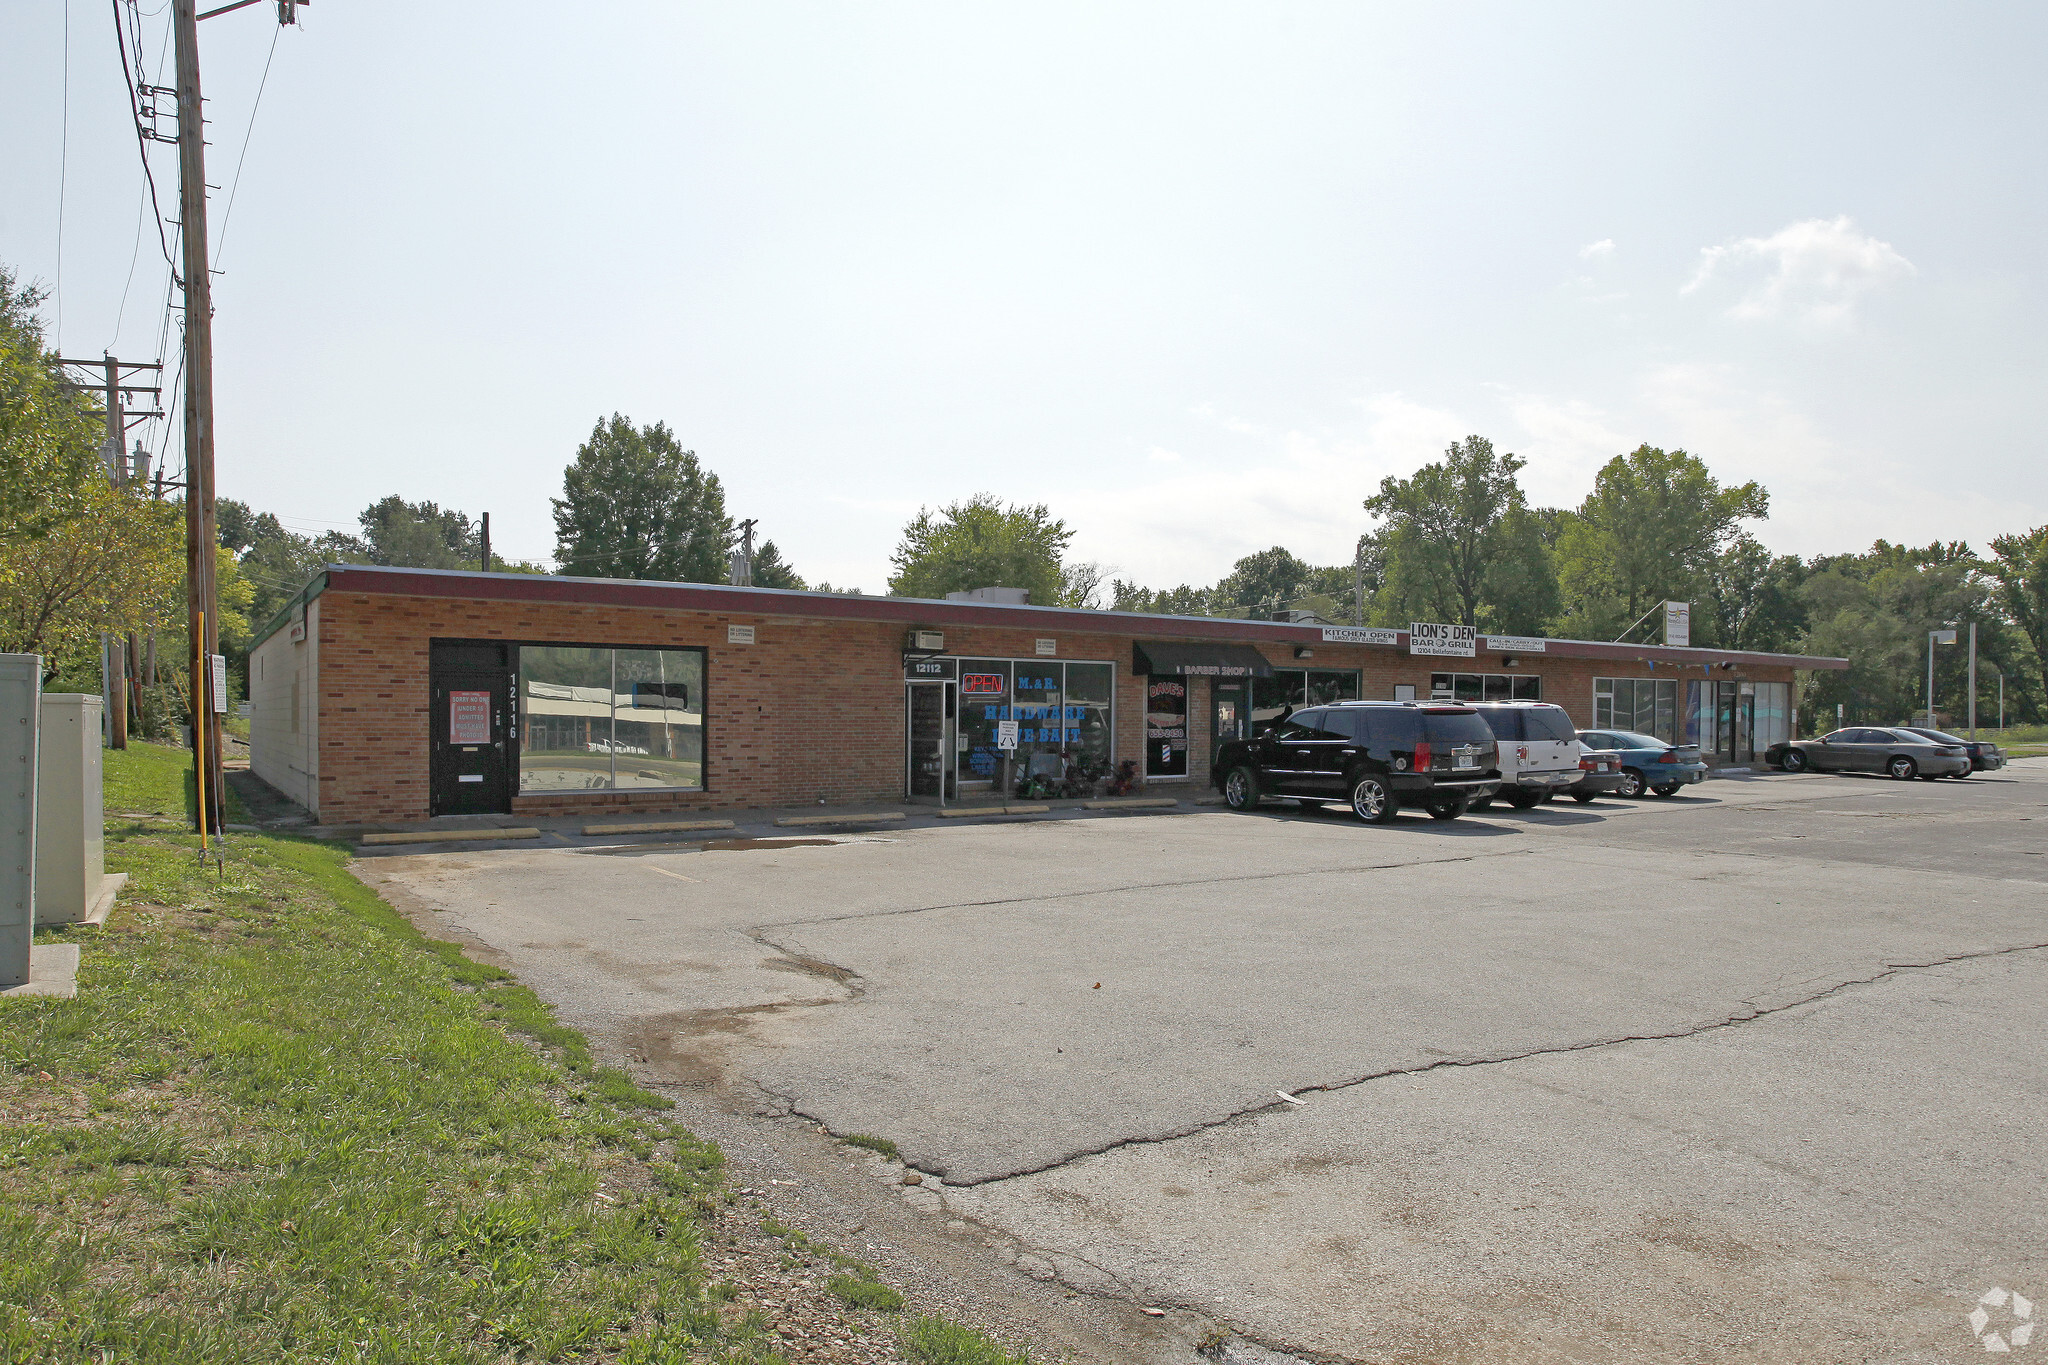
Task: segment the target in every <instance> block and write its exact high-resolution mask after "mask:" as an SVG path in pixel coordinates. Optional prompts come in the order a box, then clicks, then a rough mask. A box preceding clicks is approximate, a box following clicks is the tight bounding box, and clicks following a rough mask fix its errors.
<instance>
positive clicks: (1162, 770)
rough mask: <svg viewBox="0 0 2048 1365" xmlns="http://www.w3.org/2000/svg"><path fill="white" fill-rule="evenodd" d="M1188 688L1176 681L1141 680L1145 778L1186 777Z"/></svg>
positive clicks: (1171, 678) (1183, 683) (1160, 679)
mask: <svg viewBox="0 0 2048 1365" xmlns="http://www.w3.org/2000/svg"><path fill="white" fill-rule="evenodd" d="M1187 772H1188V685H1187V683H1186V682H1184V681H1183V680H1181V679H1180V678H1178V677H1153V678H1147V679H1146V680H1145V775H1146V776H1147V777H1186V776H1187Z"/></svg>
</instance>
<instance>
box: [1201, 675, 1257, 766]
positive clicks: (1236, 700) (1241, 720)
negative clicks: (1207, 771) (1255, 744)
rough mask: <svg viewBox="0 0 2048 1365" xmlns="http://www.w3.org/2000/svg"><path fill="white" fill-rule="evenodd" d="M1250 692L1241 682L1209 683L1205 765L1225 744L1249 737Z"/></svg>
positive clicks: (1212, 762) (1212, 763)
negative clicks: (1207, 759)
mask: <svg viewBox="0 0 2048 1365" xmlns="http://www.w3.org/2000/svg"><path fill="white" fill-rule="evenodd" d="M1250 703H1251V697H1250V689H1249V688H1248V687H1247V686H1246V685H1245V684H1243V683H1241V682H1224V681H1222V680H1220V679H1218V680H1217V681H1215V682H1212V683H1210V684H1209V762H1210V764H1211V765H1212V766H1213V765H1214V764H1215V762H1216V755H1217V753H1218V752H1220V751H1221V750H1222V748H1223V746H1224V745H1225V744H1228V743H1229V742H1230V741H1231V740H1234V739H1246V738H1249V737H1250V735H1251V716H1250V710H1249V708H1250Z"/></svg>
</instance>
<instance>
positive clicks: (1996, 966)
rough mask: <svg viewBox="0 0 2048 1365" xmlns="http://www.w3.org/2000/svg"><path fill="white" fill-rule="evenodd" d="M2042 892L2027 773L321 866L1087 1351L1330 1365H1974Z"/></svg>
mask: <svg viewBox="0 0 2048 1365" xmlns="http://www.w3.org/2000/svg"><path fill="white" fill-rule="evenodd" d="M2044 851H2048V761H2027V762H2024V763H2022V764H2021V765H2018V766H2016V767H2015V768H2013V769H2009V770H2007V772H2005V773H2001V774H1996V775H1988V776H1979V777H1977V778H1973V779H1971V780H1970V781H1968V782H1965V783H1941V784H1926V783H1894V782H1890V781H1886V780H1883V779H1874V778H1871V779H1866V778H1858V777H1843V776H1820V775H1807V776H1801V777H1787V776H1778V775H1773V776H1763V777H1757V778H1753V779H1747V780H1745V779H1732V780H1725V781H1716V782H1712V783H1709V784H1707V785H1706V786H1705V787H1702V788H1693V789H1690V790H1689V793H1688V795H1687V796H1686V797H1683V798H1680V799H1678V800H1674V801H1668V802H1665V801H1649V802H1635V803H1625V802H1621V801H1618V800H1616V801H1605V800H1603V801H1600V802H1597V803H1595V804H1593V805H1590V806H1585V807H1580V806H1562V807H1560V806H1550V807H1544V808H1539V809H1538V810H1537V811H1534V812H1529V813H1526V814H1524V813H1519V812H1511V811H1508V812H1489V813H1488V814H1487V815H1485V816H1482V817H1475V818H1471V819H1468V820H1464V821H1459V822H1455V823H1453V824H1448V825H1441V824H1437V823H1435V822H1431V821H1429V820H1427V819H1426V818H1423V817H1419V816H1418V817H1414V818H1409V819H1403V820H1401V821H1399V822H1398V823H1397V824H1396V825H1394V826H1391V827H1386V828H1378V829H1373V828H1366V827H1364V826H1361V825H1360V824H1358V823H1357V822H1356V821H1355V820H1353V819H1351V818H1349V817H1348V816H1344V815H1338V814H1332V813H1311V812H1302V813H1296V812H1294V811H1292V810H1289V809H1282V810H1277V811H1275V812H1273V813H1271V814H1261V815H1257V816H1249V817H1247V816H1237V815H1232V814H1229V813H1225V812H1221V811H1217V812H1213V813H1200V814H1186V813H1182V814H1173V815H1164V816H1156V815H1142V816H1141V815H1117V816H1110V817H1104V818H1094V819H1079V820H1057V821H1024V822H1015V821H1012V822H1004V823H1000V824H985V825H972V824H969V825H963V826H957V827H950V828H936V829H920V830H905V831H901V832H897V833H893V834H892V835H890V836H884V837H875V836H861V837H854V838H847V839H839V840H834V841H831V842H830V843H825V844H819V843H816V842H815V841H807V843H806V845H804V846H782V847H775V846H770V847H755V848H751V849H746V850H735V851H724V852H709V851H701V850H700V849H698V848H696V847H694V846H691V845H678V844H666V845H663V844H653V845H649V846H643V847H639V848H631V849H620V850H613V851H606V852H597V851H592V850H569V849H520V850H511V849H507V850H492V851H489V852H464V853H460V854H435V855H425V856H409V857H390V858H378V859H376V860H375V861H374V862H372V863H370V864H368V867H369V872H368V874H367V875H369V876H370V878H371V879H372V880H373V881H384V882H386V883H387V884H395V885H396V886H398V887H400V888H402V889H403V890H404V891H406V892H409V893H410V894H411V895H412V896H413V897H416V898H417V899H418V901H419V902H421V903H423V904H425V905H426V906H429V907H431V909H432V911H434V912H436V913H435V914H434V915H433V918H434V919H435V921H436V923H439V924H443V925H445V926H446V928H447V930H448V931H449V932H451V933H452V934H459V935H462V936H466V937H470V938H473V939H474V940H475V941H477V942H480V943H481V944H483V945H485V946H486V947H487V948H488V949H489V950H491V951H492V952H493V953H494V954H496V955H497V956H498V960H501V961H506V962H508V963H509V965H511V966H513V967H514V968H515V969H516V970H518V971H519V973H520V974H521V976H522V977H523V978H524V979H525V980H526V981H527V982H528V983H529V984H531V985H532V986H533V987H534V988H535V989H536V990H538V991H539V992H540V993H541V994H542V995H543V996H544V997H546V998H547V999H549V1000H550V1001H552V1002H554V1003H555V1004H556V1005H557V1007H558V1009H559V1012H560V1014H561V1016H562V1017H563V1019H564V1020H565V1021H566V1022H569V1023H572V1024H575V1025H577V1026H578V1027H580V1028H583V1029H585V1030H586V1031H587V1032H588V1033H590V1034H591V1036H592V1038H593V1040H594V1041H596V1042H597V1043H598V1044H599V1045H600V1047H601V1048H602V1049H603V1050H605V1051H607V1052H609V1053H610V1054H611V1055H612V1056H613V1057H614V1058H616V1059H618V1060H622V1061H625V1062H627V1063H628V1064H629V1065H632V1066H633V1067H634V1068H635V1069H636V1070H638V1071H639V1072H640V1073H641V1074H642V1075H643V1076H646V1077H647V1078H649V1079H651V1080H653V1081H656V1082H668V1083H671V1084H677V1085H684V1086H694V1087H699V1088H701V1090H702V1092H703V1093H704V1094H705V1095H707V1096H711V1097H715V1098H716V1099H717V1100H718V1101H719V1102H721V1103H723V1104H724V1105H725V1106H726V1107H727V1108H729V1109H733V1110H735V1111H738V1112H740V1113H749V1112H752V1111H754V1110H756V1109H759V1110H762V1111H767V1112H770V1113H773V1114H780V1115H789V1116H795V1117H801V1118H803V1119H807V1120H810V1121H812V1122H814V1123H816V1124H820V1125H824V1126H825V1127H827V1128H829V1129H830V1130H831V1131H832V1132H835V1133H839V1134H847V1133H869V1134H876V1135H880V1136H885V1137H888V1138H890V1139H892V1140H893V1141H894V1142H896V1143H897V1145H898V1147H899V1149H900V1150H901V1153H902V1156H903V1158H904V1159H905V1161H907V1162H909V1163H910V1164H912V1165H914V1166H915V1167H917V1168H918V1169H920V1170H922V1171H924V1172H926V1173H928V1174H929V1175H930V1176H935V1177H937V1179H935V1180H928V1181H927V1183H926V1184H924V1185H923V1186H920V1187H917V1188H915V1189H904V1188H902V1187H890V1188H891V1192H890V1193H888V1194H886V1195H882V1194H876V1195H874V1197H876V1198H887V1199H892V1200H899V1201H902V1202H903V1203H904V1204H905V1205H906V1206H907V1207H908V1208H909V1209H910V1210H911V1211H913V1212H917V1213H922V1214H923V1215H925V1216H927V1217H928V1218H930V1219H933V1220H940V1221H943V1223H944V1224H945V1225H946V1226H948V1227H951V1226H953V1225H954V1223H955V1222H956V1221H957V1222H958V1223H959V1224H961V1225H962V1226H963V1227H965V1228H967V1229H969V1230H971V1231H973V1232H974V1233H975V1234H976V1235H977V1236H978V1237H979V1238H980V1239H981V1241H982V1242H983V1243H984V1244H986V1245H991V1246H996V1247H998V1248H1000V1254H1001V1259H1002V1261H1005V1262H1009V1263H1011V1264H1013V1265H1014V1266H1015V1267H1016V1268H1017V1270H1018V1271H1020V1272H1021V1273H1022V1274H1023V1275H1026V1276H1031V1277H1034V1278H1036V1279H1039V1280H1051V1281H1053V1282H1054V1283H1057V1284H1062V1285H1064V1286H1065V1287H1067V1288H1068V1289H1070V1290H1073V1291H1076V1292H1079V1293H1082V1294H1086V1295H1098V1296H1103V1297H1106V1298H1109V1299H1115V1300H1128V1301H1130V1302H1133V1303H1140V1304H1146V1305H1155V1306H1158V1307H1165V1308H1168V1309H1169V1310H1170V1312H1171V1315H1172V1322H1171V1323H1169V1324H1168V1327H1167V1328H1162V1329H1161V1331H1160V1332H1158V1333H1155V1334H1154V1336H1153V1337H1152V1338H1150V1339H1147V1340H1145V1341H1144V1342H1142V1343H1137V1342H1134V1343H1133V1344H1132V1345H1131V1346H1130V1348H1129V1353H1128V1354H1124V1355H1121V1356H1113V1357H1112V1358H1123V1359H1134V1360H1135V1359H1147V1360H1151V1359H1158V1360H1168V1359H1177V1360H1187V1359H1190V1358H1192V1357H1191V1356H1190V1355H1189V1354H1188V1350H1189V1341H1191V1340H1192V1338H1193V1337H1194V1336H1196V1335H1200V1332H1198V1331H1197V1330H1196V1329H1197V1328H1201V1329H1203V1330H1207V1328H1208V1327H1209V1326H1220V1327H1222V1328H1224V1329H1226V1330H1228V1331H1232V1332H1235V1333H1238V1334H1240V1335H1241V1337H1242V1338H1243V1339H1247V1340H1248V1341H1250V1342H1253V1343H1263V1344H1264V1345H1265V1346H1268V1347H1272V1348H1275V1349H1278V1350H1285V1351H1290V1352H1294V1353H1296V1354H1298V1355H1300V1356H1304V1357H1311V1358H1328V1359H1339V1360H1416V1361H1423V1360H1459V1361H1466V1360H1474V1361H1477V1360H1503V1361H1505V1360H1517V1361H1523V1360H1551V1359H1555V1360H1573V1361H1582V1360H1606V1359H1614V1360H1621V1359H1627V1360H1631V1361H1636V1360H1646V1359H1656V1360H1666V1359H1668V1360H1724V1359H1729V1358H1731V1357H1732V1358H1743V1359H1760V1360H1776V1359H1783V1360H1788V1361H1790V1360H1801V1361H1810V1360H1835V1359H1840V1360H1902V1361H1903V1360H1922V1359H1925V1360H1946V1359H1951V1358H1954V1355H1955V1353H1956V1352H1957V1351H1959V1350H1962V1349H1969V1350H1981V1349H1982V1348H1981V1347H1978V1346H1976V1344H1975V1342H1974V1341H1973V1339H1972V1337H1971V1335H1970V1332H1969V1329H1968V1327H1967V1325H1966V1324H1965V1323H1964V1321H1963V1315H1964V1314H1965V1313H1967V1311H1968V1309H1969V1308H1970V1307H1971V1306H1972V1304H1973V1303H1974V1302H1975V1300H1976V1297H1977V1296H1978V1295H1979V1294H1981V1293H1982V1292H1983V1291H1984V1290H1985V1289H1987V1288H1989V1287H1990V1286H1992V1285H1994V1284H2004V1285H2008V1286H2010V1287H2013V1288H2018V1289H2021V1290H2022V1291H2024V1292H2026V1293H2028V1294H2029V1295H2030V1296H2034V1297H2039V1295H2040V1292H2048V1255H2044V1248H2048V1207H2044V1203H2043V1200H2042V1196H2041V1190H2042V1188H2043V1186H2042V1177H2043V1175H2044V1174H2048V1170H2044V1166H2048V1161H2044V1153H2048V1142H2044V1137H2048V1134H2044V1132H2043V1127H2044V1120H2043V1107H2042V1101H2043V1098H2044V1091H2048V1083H2044V1070H2043V1067H2042V1064H2041V1061H2040V1055H2039V1038H2040V1033H2041V1025H2042V1023H2043V1020H2044V1016H2048V913H2044V912H2048V895H2044V892H2048V866H2044V860H2043V858H2042V856H2041V855H2042V853H2043V852H2044ZM1279 1092H1286V1093H1288V1094H1291V1095H1293V1096H1295V1097H1296V1098H1297V1099H1298V1100H1300V1101H1301V1103H1299V1104H1294V1103H1290V1102H1288V1101H1287V1100H1285V1099H1283V1098H1281V1095H1280V1093H1279ZM757 1122H761V1123H764V1124H772V1123H777V1122H781V1123H793V1122H794V1118H793V1117H792V1118H781V1119H776V1118H763V1119H760V1120H757ZM867 1184H868V1186H870V1187H873V1189H880V1188H881V1187H880V1184H879V1181H878V1180H874V1179H869V1180H868V1181H867ZM1171 1329H1178V1335H1176V1334H1175V1330H1171ZM1246 1349H1247V1350H1250V1349H1252V1348H1251V1347H1247V1348H1246ZM1248 1358H1249V1357H1248Z"/></svg>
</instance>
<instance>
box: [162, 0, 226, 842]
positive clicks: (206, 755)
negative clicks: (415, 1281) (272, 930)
mask: <svg viewBox="0 0 2048 1365" xmlns="http://www.w3.org/2000/svg"><path fill="white" fill-rule="evenodd" d="M171 27H172V29H173V31H174V34H175V41H176V45H177V61H178V76H177V85H178V223H179V227H180V229H181V232H182V236H183V242H184V256H185V271H184V280H183V284H184V286H185V633H186V636H187V639H188V645H187V648H186V651H185V664H186V667H187V670H188V671H187V674H186V676H187V677H188V678H189V679H190V680H191V686H190V688H189V689H188V690H189V692H190V694H191V703H192V710H193V726H192V733H193V757H194V761H195V762H196V763H197V764H198V765H199V766H200V767H201V768H203V769H204V772H205V776H204V779H203V780H202V781H201V782H200V784H199V790H200V791H203V792H207V793H217V792H218V791H219V790H220V775H221V768H220V727H219V726H217V725H202V724H201V723H200V714H199V713H200V712H201V711H202V710H204V709H205V708H207V707H210V706H211V705H213V698H212V696H210V695H209V693H210V691H211V682H212V678H213V655H214V654H215V653H216V652H217V651H218V650H219V647H220V619H219V617H220V613H219V612H218V611H216V610H215V607H214V596H215V592H214V589H215V584H214V546H215V545H217V544H219V543H220V535H219V532H218V531H217V530H216V529H215V528H214V523H213V270H212V267H211V266H210V265H209V264H208V256H207V249H206V105H205V102H204V101H203V100H202V99H201V98H200V94H199V7H198V5H197V4H196V3H194V0H171ZM202 734H203V735H205V736H206V738H205V740H204V742H203V744H202V741H201V740H200V739H199V736H200V735H202ZM212 806H213V802H212V801H208V802H206V808H205V809H202V810H201V811H200V812H199V820H200V826H199V828H200V831H201V833H216V834H217V833H219V832H220V829H219V823H218V820H217V818H216V817H215V815H214V812H213V810H212Z"/></svg>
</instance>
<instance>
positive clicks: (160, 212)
mask: <svg viewBox="0 0 2048 1365" xmlns="http://www.w3.org/2000/svg"><path fill="white" fill-rule="evenodd" d="M109 3H111V4H112V5H113V7H114V44H115V46H116V47H118V48H119V49H120V53H121V87H122V88H123V89H124V90H126V91H127V92H128V112H129V115H130V116H131V117H133V118H134V120H135V151H136V154H137V155H139V156H140V157H141V158H142V178H143V179H144V180H147V181H148V182H149V204H150V207H151V208H153V209H155V210H156V240H157V245H158V246H161V247H162V248H163V252H164V263H165V264H166V265H168V266H170V268H171V279H172V280H173V281H174V282H175V281H176V280H177V278H178V262H177V259H176V258H175V257H173V256H172V255H171V242H170V239H169V238H168V237H166V236H164V206H163V204H162V203H161V202H160V201H159V200H158V199H157V197H156V173H155V172H154V171H152V170H151V169H150V167H149V139H148V137H147V136H146V135H145V134H144V133H143V131H142V100H141V97H140V96H139V95H138V94H137V93H136V90H135V86H136V83H137V82H138V81H139V80H140V79H141V77H142V73H141V71H140V70H136V71H130V70H129V69H128V35H127V34H126V33H124V32H122V30H121V0H109ZM131 8H132V6H131ZM65 13H66V15H67V16H68V15H69V14H70V8H69V3H68V0H67V3H66V8H65ZM136 23H137V27H136V30H135V49H136V51H135V59H136V61H137V62H138V63H139V62H140V61H141V60H142V29H141V26H140V25H141V20H140V19H138V20H137V21H136ZM157 66H158V74H157V79H158V80H162V79H163V74H162V66H163V64H162V62H161V61H159V62H158V64H157ZM169 306H170V305H169V304H168V303H166V304H165V307H166V308H168V307H169ZM157 354H158V355H159V356H161V355H162V354H163V348H162V347H158V348H157Z"/></svg>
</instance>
